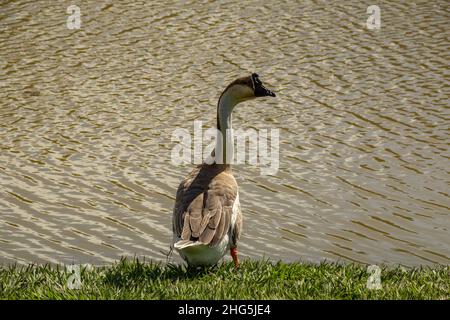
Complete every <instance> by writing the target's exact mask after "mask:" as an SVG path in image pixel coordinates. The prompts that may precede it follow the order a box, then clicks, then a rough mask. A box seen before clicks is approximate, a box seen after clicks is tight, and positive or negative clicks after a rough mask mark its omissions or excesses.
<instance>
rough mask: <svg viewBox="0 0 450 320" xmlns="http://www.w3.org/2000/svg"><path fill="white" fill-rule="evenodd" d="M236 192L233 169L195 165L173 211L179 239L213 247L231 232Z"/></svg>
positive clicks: (175, 231) (184, 183)
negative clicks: (230, 170) (196, 166)
mask: <svg viewBox="0 0 450 320" xmlns="http://www.w3.org/2000/svg"><path fill="white" fill-rule="evenodd" d="M237 191H238V187H237V183H236V180H235V179H234V177H233V175H232V174H231V172H229V171H226V170H222V171H220V170H217V168H215V166H200V167H198V168H196V169H195V170H194V171H193V172H191V174H190V175H189V176H188V177H187V178H186V179H185V180H184V181H183V182H182V183H181V184H180V186H179V188H178V191H177V197H176V201H175V208H174V212H173V232H174V235H175V236H176V238H177V239H180V240H181V241H190V242H196V241H198V242H201V243H203V244H208V245H211V246H214V245H216V244H218V243H219V242H220V241H221V240H222V239H223V237H224V236H225V235H226V234H227V233H228V232H230V229H231V219H232V214H233V205H234V203H235V201H236V197H237ZM233 227H234V226H233ZM233 229H235V228H233ZM239 229H240V228H239ZM231 231H232V235H233V233H234V232H233V230H231ZM232 237H233V236H232Z"/></svg>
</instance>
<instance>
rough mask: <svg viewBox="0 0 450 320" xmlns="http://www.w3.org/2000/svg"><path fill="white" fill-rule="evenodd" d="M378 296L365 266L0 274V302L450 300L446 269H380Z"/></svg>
mask: <svg viewBox="0 0 450 320" xmlns="http://www.w3.org/2000/svg"><path fill="white" fill-rule="evenodd" d="M381 270H382V271H381V284H382V289H379V290H369V289H367V287H366V283H367V279H368V277H369V274H368V273H367V267H366V266H364V265H357V264H346V265H343V264H336V263H321V264H303V263H282V262H278V263H271V262H269V261H251V260H248V261H244V262H243V263H242V264H241V266H240V268H239V269H238V270H236V269H235V268H234V267H233V265H232V264H231V263H224V264H222V265H220V266H217V267H214V268H207V269H203V270H193V269H187V268H186V267H184V266H179V265H171V264H168V265H166V264H156V263H151V262H150V263H146V262H141V261H139V260H126V259H123V260H121V261H120V262H117V263H115V264H114V265H111V266H105V267H93V268H92V269H91V270H88V269H87V268H85V267H82V268H81V273H80V274H81V282H82V284H81V288H80V289H69V288H68V287H67V280H68V278H69V276H70V273H69V272H68V271H67V270H66V269H65V268H64V266H50V265H41V266H38V265H29V266H18V265H15V266H8V267H6V266H5V267H0V299H450V275H449V271H450V269H449V267H448V266H437V267H434V268H428V267H422V268H416V269H410V270H405V269H403V268H401V267H395V268H394V267H383V266H382V267H381Z"/></svg>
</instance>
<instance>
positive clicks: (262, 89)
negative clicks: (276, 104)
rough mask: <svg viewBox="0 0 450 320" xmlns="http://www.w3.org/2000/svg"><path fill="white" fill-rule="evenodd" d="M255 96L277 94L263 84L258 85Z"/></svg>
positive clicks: (273, 95)
mask: <svg viewBox="0 0 450 320" xmlns="http://www.w3.org/2000/svg"><path fill="white" fill-rule="evenodd" d="M255 96H256V97H276V94H275V93H274V92H272V91H270V90H269V89H267V88H266V87H264V86H263V85H262V84H261V85H259V86H257V87H256V89H255Z"/></svg>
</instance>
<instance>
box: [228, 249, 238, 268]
mask: <svg viewBox="0 0 450 320" xmlns="http://www.w3.org/2000/svg"><path fill="white" fill-rule="evenodd" d="M230 254H231V257H232V258H233V262H234V267H235V268H237V267H239V260H238V252H237V248H231V249H230Z"/></svg>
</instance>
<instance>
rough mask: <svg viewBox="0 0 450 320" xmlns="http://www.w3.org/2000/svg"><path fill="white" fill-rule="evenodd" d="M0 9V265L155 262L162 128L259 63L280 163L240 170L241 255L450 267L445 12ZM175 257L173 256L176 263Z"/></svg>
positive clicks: (281, 6) (21, 4)
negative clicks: (377, 17)
mask: <svg viewBox="0 0 450 320" xmlns="http://www.w3.org/2000/svg"><path fill="white" fill-rule="evenodd" d="M76 2H77V3H78V5H79V6H80V14H81V26H80V29H68V28H67V25H66V22H67V18H68V16H69V14H68V13H67V12H66V10H67V7H68V6H69V5H71V4H72V2H71V1H29V0H26V1H24V0H18V1H2V3H1V4H0V30H1V33H0V49H1V50H0V263H1V264H9V263H14V262H18V263H28V262H37V263H46V262H50V263H71V262H75V263H93V264H105V263H110V262H112V261H114V260H117V259H119V258H120V257H121V256H135V255H136V256H139V257H142V256H145V257H147V259H153V260H157V261H166V256H165V254H166V253H167V251H168V249H169V244H170V242H171V239H172V234H171V232H172V229H171V215H172V208H173V204H174V199H175V193H176V188H177V186H178V184H179V182H180V180H181V179H182V178H183V177H184V176H185V175H186V174H188V173H189V171H190V170H191V169H192V167H193V165H179V166H176V165H173V164H172V162H171V150H172V148H173V147H174V145H175V142H172V140H171V137H172V133H173V132H174V130H175V129H177V128H182V129H186V130H189V131H190V132H193V128H194V126H193V121H194V120H201V121H203V124H204V127H205V128H209V127H214V125H215V121H216V120H215V116H216V104H217V99H218V97H219V95H220V93H221V91H222V90H223V89H224V87H225V86H226V85H227V84H228V83H229V82H230V81H232V80H234V79H235V78H237V77H241V76H245V75H249V74H250V73H251V72H258V73H259V74H260V76H261V78H262V80H263V82H265V83H267V86H268V87H270V88H272V89H273V90H274V91H275V92H276V93H277V98H276V99H258V100H254V101H251V102H247V103H245V104H241V105H239V106H238V107H236V109H235V111H234V114H233V116H234V118H233V125H234V127H235V129H237V128H244V129H248V128H254V129H271V128H278V129H279V132H280V145H279V147H280V153H279V157H280V167H279V170H278V172H277V173H275V174H273V175H260V168H259V167H257V166H251V165H249V164H244V165H236V166H234V172H235V176H236V179H237V181H238V184H239V186H240V199H241V206H242V210H243V214H244V231H243V235H242V239H241V242H240V254H241V256H242V257H243V258H255V259H257V258H262V257H266V258H270V259H273V260H279V259H281V260H284V261H298V260H303V261H312V262H319V261H322V260H328V261H347V262H352V261H355V262H361V263H370V264H382V263H385V264H401V265H405V266H417V265H422V264H424V265H431V264H436V263H440V264H449V261H450V232H449V229H450V219H449V218H450V210H449V209H450V199H449V180H450V179H449V178H450V174H449V169H450V161H449V160H450V152H449V144H450V139H449V137H450V134H449V133H450V131H449V123H450V121H449V120H450V110H449V96H450V88H449V72H450V67H449V61H450V44H449V40H448V39H449V36H450V33H449V21H450V4H449V2H448V1H415V2H413V1H395V2H393V1H376V4H377V5H378V6H379V8H380V10H381V28H380V29H379V30H369V29H368V28H367V26H366V21H367V19H368V17H369V15H368V14H367V12H366V10H367V6H368V4H365V3H363V2H361V1H318V0H317V1H301V2H297V1H285V2H284V1H264V4H261V2H260V1H254V2H253V3H252V2H246V4H244V3H243V2H241V1H235V0H232V1H225V2H223V3H222V2H220V3H216V2H206V1H205V2H203V3H198V2H196V1H183V2H175V1H174V2H164V4H162V3H160V2H154V3H151V2H148V1H114V2H113V1H82V2H80V1H76ZM171 261H175V262H179V261H180V259H179V257H178V255H177V254H174V255H173V257H172V259H171Z"/></svg>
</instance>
